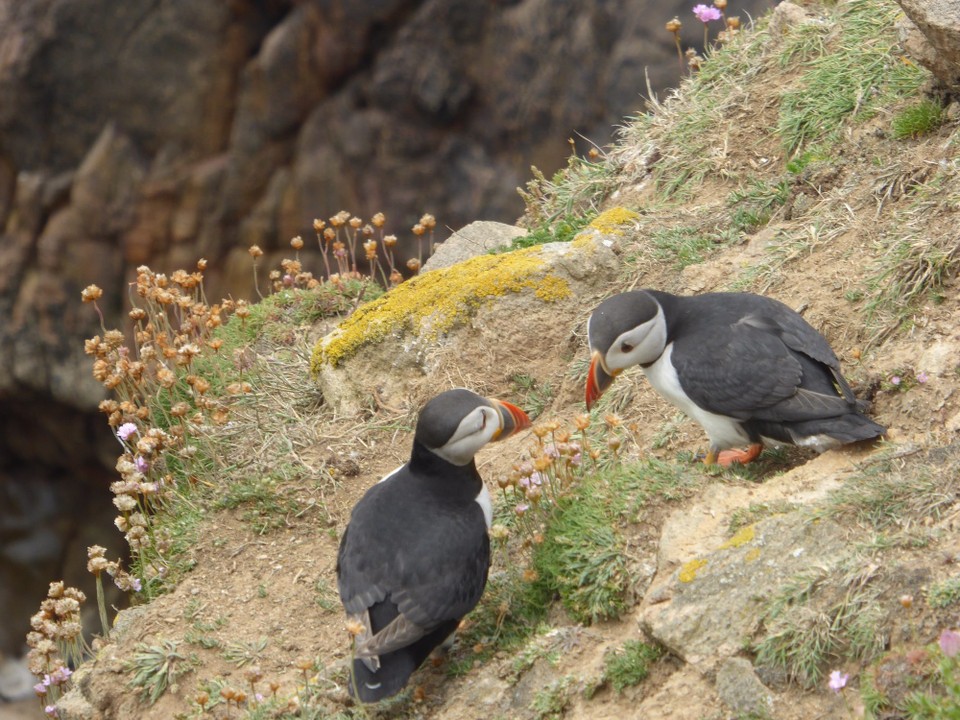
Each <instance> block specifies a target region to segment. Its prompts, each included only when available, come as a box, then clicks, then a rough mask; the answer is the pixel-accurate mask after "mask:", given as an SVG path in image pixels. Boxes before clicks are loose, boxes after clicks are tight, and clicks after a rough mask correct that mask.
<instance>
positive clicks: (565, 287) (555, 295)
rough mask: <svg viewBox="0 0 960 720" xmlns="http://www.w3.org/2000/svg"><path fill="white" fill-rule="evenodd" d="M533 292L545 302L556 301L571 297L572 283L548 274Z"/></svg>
mask: <svg viewBox="0 0 960 720" xmlns="http://www.w3.org/2000/svg"><path fill="white" fill-rule="evenodd" d="M533 294H534V295H536V296H537V297H538V298H540V299H541V300H543V301H544V302H556V301H557V300H563V299H564V298H568V297H570V296H571V295H573V291H572V290H571V289H570V283H568V282H567V281H566V280H564V279H563V278H558V277H556V276H554V275H547V276H546V277H544V278H543V280H541V281H540V283H539V284H538V285H537V289H536V290H535V291H534V293H533Z"/></svg>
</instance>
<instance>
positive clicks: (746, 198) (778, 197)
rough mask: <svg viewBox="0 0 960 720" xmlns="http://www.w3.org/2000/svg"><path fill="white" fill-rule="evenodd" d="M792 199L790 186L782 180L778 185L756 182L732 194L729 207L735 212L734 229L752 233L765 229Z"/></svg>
mask: <svg viewBox="0 0 960 720" xmlns="http://www.w3.org/2000/svg"><path fill="white" fill-rule="evenodd" d="M789 197H790V184H789V183H787V182H786V181H785V180H781V181H780V182H778V183H776V184H772V183H766V182H761V181H758V180H754V181H752V182H750V183H749V185H748V186H747V187H746V188H743V189H739V190H736V191H734V192H733V193H731V195H730V199H729V201H728V205H729V207H730V209H731V210H732V211H733V214H732V216H731V219H730V220H731V223H732V224H733V227H734V228H735V229H736V230H738V231H740V232H745V233H751V232H754V231H755V230H757V228H760V227H763V226H764V225H766V224H767V223H768V222H770V218H771V217H772V216H773V213H774V211H775V210H776V209H777V208H778V207H781V206H782V205H783V204H784V203H785V202H786V201H787V199H788V198H789Z"/></svg>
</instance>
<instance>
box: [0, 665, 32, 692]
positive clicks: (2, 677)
mask: <svg viewBox="0 0 960 720" xmlns="http://www.w3.org/2000/svg"><path fill="white" fill-rule="evenodd" d="M36 682H37V679H36V678H35V677H34V676H33V673H32V672H30V671H29V670H27V661H26V660H25V659H14V658H0V699H3V700H8V701H13V700H25V699H26V698H30V697H33V694H34V693H33V686H34V685H35V684H36Z"/></svg>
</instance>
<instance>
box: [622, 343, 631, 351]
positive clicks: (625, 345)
mask: <svg viewBox="0 0 960 720" xmlns="http://www.w3.org/2000/svg"><path fill="white" fill-rule="evenodd" d="M632 350H633V345H631V344H630V343H628V342H625V343H621V344H620V352H623V353H628V352H631V351H632Z"/></svg>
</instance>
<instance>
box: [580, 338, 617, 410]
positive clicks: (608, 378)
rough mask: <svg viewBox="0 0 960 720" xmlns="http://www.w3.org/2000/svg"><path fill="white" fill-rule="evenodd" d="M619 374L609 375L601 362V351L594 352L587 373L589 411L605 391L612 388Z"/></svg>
mask: <svg viewBox="0 0 960 720" xmlns="http://www.w3.org/2000/svg"><path fill="white" fill-rule="evenodd" d="M617 374H618V373H614V374H613V375H608V374H607V371H606V370H604V369H603V363H602V362H601V361H600V351H599V350H594V351H593V355H592V356H591V357H590V370H589V371H588V372H587V392H586V400H587V410H588V411H589V410H590V408H592V407H593V404H594V403H595V402H596V401H597V400H599V399H600V396H601V395H603V393H604V391H605V390H606V389H607V388H608V387H610V384H611V383H612V382H613V379H614V378H615V377H616V376H617Z"/></svg>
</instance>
